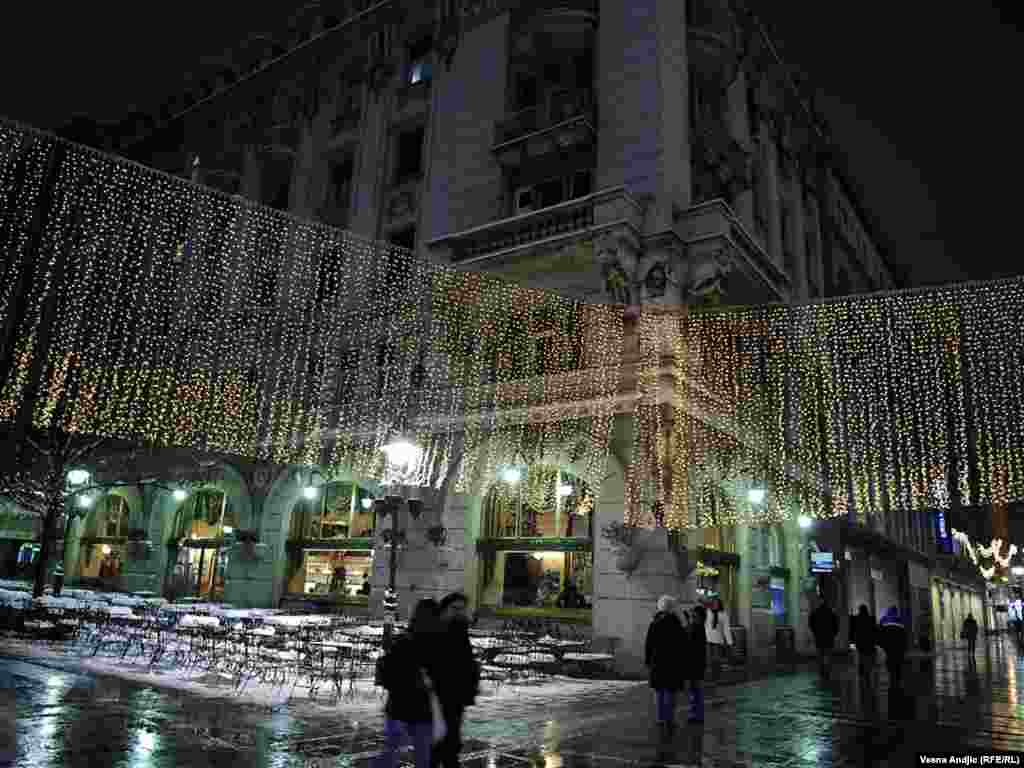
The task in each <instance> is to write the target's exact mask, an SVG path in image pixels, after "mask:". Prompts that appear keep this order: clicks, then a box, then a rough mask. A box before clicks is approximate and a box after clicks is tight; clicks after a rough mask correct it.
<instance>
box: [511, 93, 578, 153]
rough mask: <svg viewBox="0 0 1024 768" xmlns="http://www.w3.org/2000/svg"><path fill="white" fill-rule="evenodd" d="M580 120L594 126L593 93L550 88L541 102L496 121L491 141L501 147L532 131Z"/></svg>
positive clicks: (536, 131) (535, 131)
mask: <svg viewBox="0 0 1024 768" xmlns="http://www.w3.org/2000/svg"><path fill="white" fill-rule="evenodd" d="M579 119H582V120H585V121H587V122H588V123H589V125H590V127H591V128H593V127H594V126H595V125H596V121H595V113H594V98H593V92H592V91H590V90H568V89H566V90H561V91H553V92H551V93H549V94H548V95H547V97H546V98H545V99H544V101H543V102H542V103H541V104H538V105H537V106H535V107H528V108H527V109H524V110H521V111H519V112H516V113H515V114H514V115H511V116H509V117H507V118H506V119H504V120H502V121H499V122H498V123H497V124H496V125H495V129H494V144H495V146H496V147H497V146H501V145H502V144H507V143H508V142H510V141H515V140H517V139H520V138H522V137H524V136H528V135H529V134H531V133H538V132H540V131H544V130H547V129H549V128H553V127H555V126H558V125H561V124H563V123H567V122H569V121H573V120H579Z"/></svg>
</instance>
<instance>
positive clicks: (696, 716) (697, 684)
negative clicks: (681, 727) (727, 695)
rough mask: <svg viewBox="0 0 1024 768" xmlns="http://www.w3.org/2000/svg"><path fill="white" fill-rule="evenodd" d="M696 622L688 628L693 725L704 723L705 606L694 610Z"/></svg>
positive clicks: (688, 668)
mask: <svg viewBox="0 0 1024 768" xmlns="http://www.w3.org/2000/svg"><path fill="white" fill-rule="evenodd" d="M693 613H694V620H693V621H692V622H691V623H690V625H689V626H688V627H687V628H686V634H687V641H688V643H687V648H686V662H685V665H684V666H685V668H686V682H687V683H688V685H689V689H690V691H689V692H690V711H689V717H688V720H689V722H691V723H703V722H704V672H705V670H706V669H707V666H708V643H707V637H706V633H705V630H704V626H705V622H706V621H707V616H706V614H707V611H706V610H705V609H704V606H703V605H698V606H697V607H696V608H694V609H693Z"/></svg>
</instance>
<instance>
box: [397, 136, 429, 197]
mask: <svg viewBox="0 0 1024 768" xmlns="http://www.w3.org/2000/svg"><path fill="white" fill-rule="evenodd" d="M424 133H425V131H424V129H423V126H419V127H417V128H412V129H410V130H407V131H402V132H401V133H399V134H398V146H397V153H396V154H397V156H396V161H395V183H396V184H399V183H401V182H403V181H407V180H409V179H413V178H416V177H417V176H420V175H422V173H423V138H424Z"/></svg>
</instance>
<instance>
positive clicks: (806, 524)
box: [796, 515, 811, 528]
mask: <svg viewBox="0 0 1024 768" xmlns="http://www.w3.org/2000/svg"><path fill="white" fill-rule="evenodd" d="M796 524H797V525H799V526H800V527H801V528H810V527H811V518H809V517H808V516H807V515H800V517H798V518H797V519H796Z"/></svg>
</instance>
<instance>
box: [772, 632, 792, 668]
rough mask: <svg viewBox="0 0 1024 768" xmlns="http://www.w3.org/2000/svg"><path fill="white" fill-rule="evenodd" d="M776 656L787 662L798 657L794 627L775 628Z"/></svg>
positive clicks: (779, 659)
mask: <svg viewBox="0 0 1024 768" xmlns="http://www.w3.org/2000/svg"><path fill="white" fill-rule="evenodd" d="M775 658H776V659H777V660H778V661H780V662H785V663H787V664H788V663H791V662H793V661H794V660H795V659H796V631H795V630H794V629H793V627H776V628H775Z"/></svg>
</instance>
